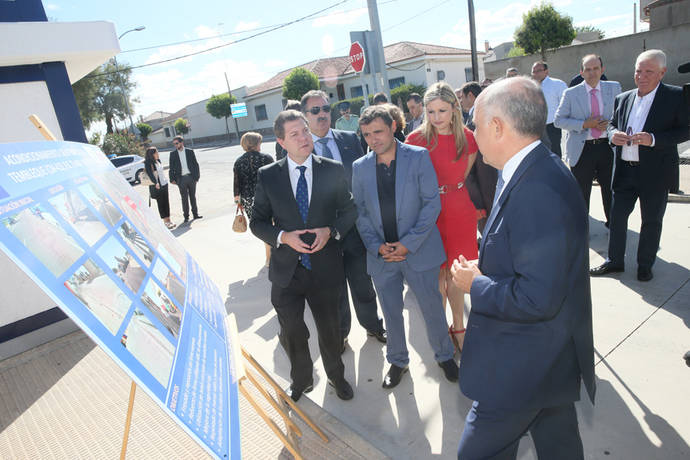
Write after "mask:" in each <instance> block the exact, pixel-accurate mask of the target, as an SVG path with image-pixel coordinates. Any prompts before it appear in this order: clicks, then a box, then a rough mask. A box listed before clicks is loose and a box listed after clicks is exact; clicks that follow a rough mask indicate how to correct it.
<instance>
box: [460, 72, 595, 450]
mask: <svg viewBox="0 0 690 460" xmlns="http://www.w3.org/2000/svg"><path fill="white" fill-rule="evenodd" d="M546 114H547V106H546V101H545V99H544V95H543V93H542V91H540V88H539V86H538V84H537V83H535V82H534V81H531V80H529V79H527V78H525V77H514V78H509V79H505V80H503V81H501V82H497V83H494V84H493V85H491V86H490V87H489V88H488V89H486V90H484V91H483V92H482V94H481V95H480V96H479V98H477V102H476V104H475V116H474V119H475V124H476V129H475V138H476V140H477V144H478V145H479V148H480V149H481V151H482V153H483V154H484V159H485V160H486V161H487V162H488V163H489V164H490V165H492V166H494V167H496V168H497V169H498V170H499V180H498V184H497V186H496V199H495V202H494V207H493V210H492V211H491V215H490V216H489V219H488V222H487V224H486V228H485V229H484V238H483V239H482V245H481V248H480V251H479V265H477V264H476V263H474V262H469V261H467V260H465V259H464V258H463V257H462V256H461V257H460V258H459V259H458V260H455V261H454V262H453V266H452V269H451V270H452V273H453V280H454V282H455V283H456V284H457V285H458V287H460V289H462V290H463V291H465V292H469V293H470V296H471V298H472V310H471V311H470V316H469V320H468V323H467V335H466V337H465V346H464V347H463V350H462V361H461V362H460V389H461V390H462V392H463V393H464V394H465V395H466V396H467V397H469V398H472V399H473V400H474V402H473V404H472V408H471V409H470V411H469V413H468V414H467V419H466V421H465V429H464V432H463V434H462V438H461V440H460V446H459V448H458V459H463V460H464V459H479V458H496V459H498V458H500V459H515V458H516V456H517V450H518V444H519V442H520V439H521V437H522V436H523V435H524V434H525V433H526V432H527V431H529V432H530V434H531V436H532V439H533V440H534V444H535V447H536V450H537V455H538V457H539V458H540V459H553V458H558V459H582V458H583V448H582V441H581V439H580V434H579V430H578V425H577V414H576V412H575V405H574V401H577V400H578V399H579V398H580V381H581V380H582V381H584V384H585V386H586V388H587V391H588V393H589V397H590V398H591V399H592V401H593V400H594V393H595V381H594V349H593V343H592V301H591V291H590V284H589V276H588V273H587V266H588V260H589V253H588V251H589V248H588V238H589V236H588V229H587V222H588V221H587V210H586V207H585V202H584V199H583V197H582V192H580V189H579V187H578V185H577V182H576V181H575V179H574V178H573V176H572V174H571V173H570V171H568V168H567V167H566V166H565V165H564V164H563V162H562V161H561V159H560V158H558V157H557V156H556V155H554V154H553V153H551V152H550V151H549V150H548V149H547V148H546V147H544V145H543V144H542V143H541V141H540V140H539V138H540V136H541V134H542V132H543V129H544V123H545V120H546Z"/></svg>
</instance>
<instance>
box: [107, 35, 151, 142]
mask: <svg viewBox="0 0 690 460" xmlns="http://www.w3.org/2000/svg"><path fill="white" fill-rule="evenodd" d="M144 29H146V27H145V26H139V27H135V28H134V29H129V30H127V31H125V32H123V33H122V34H120V36H119V37H117V39H118V41H119V40H120V39H121V38H122V37H124V36H125V35H127V34H128V33H130V32H141V31H142V30H144ZM113 63H114V64H115V72H117V78H118V80H119V81H120V88H122V95H123V97H124V98H125V109H126V110H127V116H128V117H129V129H130V131H133V132H134V133H135V134H136V131H135V130H134V122H133V121H132V112H131V110H129V100H128V99H129V98H128V97H127V89H126V88H125V85H124V83H123V82H122V75H120V70H119V68H118V67H117V56H113Z"/></svg>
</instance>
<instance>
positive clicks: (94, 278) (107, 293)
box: [65, 259, 132, 334]
mask: <svg viewBox="0 0 690 460" xmlns="http://www.w3.org/2000/svg"><path fill="white" fill-rule="evenodd" d="M65 287H66V288H67V290H69V291H70V292H71V293H72V294H73V295H74V296H75V297H76V298H77V299H79V301H80V302H81V303H83V304H84V306H85V307H86V308H88V309H89V310H90V311H91V313H93V314H94V316H95V317H96V318H97V319H98V320H99V321H100V322H101V323H103V325H104V326H105V327H106V328H107V329H108V330H109V331H110V333H111V334H115V333H116V332H117V330H118V329H119V328H120V324H122V320H123V319H124V317H125V315H126V314H127V310H129V307H130V305H131V304H132V302H131V301H130V299H129V297H127V295H126V294H125V293H124V292H122V290H121V289H120V288H119V287H117V285H116V284H115V283H114V282H113V280H111V279H110V278H109V277H108V275H106V274H105V272H103V270H101V269H100V267H98V265H96V263H95V262H94V261H93V260H91V259H87V260H86V262H85V263H84V265H82V266H81V267H79V268H78V269H77V271H76V272H74V274H73V275H72V276H71V277H69V279H67V281H65Z"/></svg>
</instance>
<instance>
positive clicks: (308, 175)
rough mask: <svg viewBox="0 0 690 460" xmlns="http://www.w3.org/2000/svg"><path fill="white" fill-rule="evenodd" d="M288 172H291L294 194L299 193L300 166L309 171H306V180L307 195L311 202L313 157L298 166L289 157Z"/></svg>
mask: <svg viewBox="0 0 690 460" xmlns="http://www.w3.org/2000/svg"><path fill="white" fill-rule="evenodd" d="M287 165H288V171H289V172H290V185H291V186H292V194H293V195H295V194H296V193H297V181H298V180H299V176H300V172H299V169H297V167H298V166H306V167H307V169H306V170H305V171H304V178H305V179H306V180H307V195H308V196H309V201H310V202H311V183H312V173H313V163H312V155H309V156H308V157H307V159H306V160H304V163H302V164H301V165H300V164H297V163H296V162H295V161H293V160H292V158H290V156H289V155H288V156H287Z"/></svg>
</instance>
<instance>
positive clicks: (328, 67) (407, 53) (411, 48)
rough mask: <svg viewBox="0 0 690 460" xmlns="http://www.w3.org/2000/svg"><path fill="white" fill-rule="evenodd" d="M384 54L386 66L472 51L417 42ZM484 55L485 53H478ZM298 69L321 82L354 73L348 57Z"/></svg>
mask: <svg viewBox="0 0 690 460" xmlns="http://www.w3.org/2000/svg"><path fill="white" fill-rule="evenodd" d="M383 53H384V55H385V56H386V64H394V63H397V62H400V61H404V60H407V59H412V58H415V57H419V56H424V55H448V54H455V55H469V54H470V53H471V51H470V50H467V49H462V48H453V47H450V46H438V45H428V44H425V43H415V42H398V43H394V44H392V45H388V46H386V47H384V48H383ZM478 54H480V55H481V54H484V53H478ZM297 67H303V68H305V69H307V70H310V71H312V72H314V73H315V74H316V75H318V76H319V80H327V79H329V78H334V77H339V76H341V75H346V74H349V73H353V72H354V71H353V70H352V66H351V65H350V58H349V57H348V56H338V57H333V58H325V59H317V60H316V61H311V62H307V63H306V64H302V65H300V66H297ZM297 67H293V68H290V69H287V70H283V71H282V72H280V73H278V74H276V75H274V76H273V77H272V78H270V79H269V80H266V81H265V82H263V83H260V84H258V85H256V86H252V87H250V88H248V89H247V97H251V96H254V95H257V94H260V93H264V92H266V91H271V90H274V89H276V88H280V87H281V86H283V80H285V77H287V76H288V75H289V74H290V72H292V71H293V70H294V69H296V68H297Z"/></svg>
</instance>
